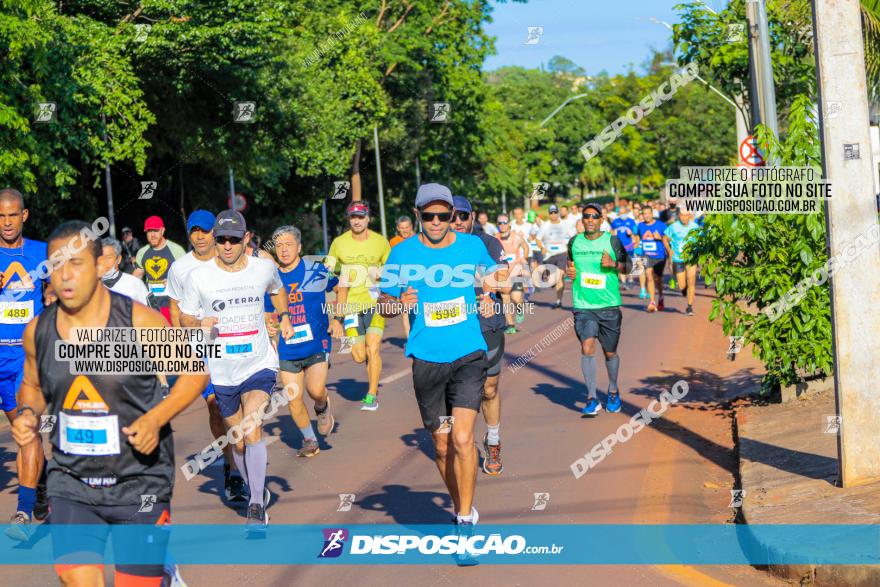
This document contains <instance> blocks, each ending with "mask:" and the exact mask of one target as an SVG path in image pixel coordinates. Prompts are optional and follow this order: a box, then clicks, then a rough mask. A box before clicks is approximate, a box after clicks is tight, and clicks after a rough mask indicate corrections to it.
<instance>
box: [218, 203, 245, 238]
mask: <svg viewBox="0 0 880 587" xmlns="http://www.w3.org/2000/svg"><path fill="white" fill-rule="evenodd" d="M246 232H247V224H245V221H244V216H242V215H241V212H236V211H235V210H224V211H223V212H220V213H219V214H218V215H217V221H216V222H215V223H214V236H215V237H217V238H220V237H221V236H231V237H235V238H244V234H245V233H246Z"/></svg>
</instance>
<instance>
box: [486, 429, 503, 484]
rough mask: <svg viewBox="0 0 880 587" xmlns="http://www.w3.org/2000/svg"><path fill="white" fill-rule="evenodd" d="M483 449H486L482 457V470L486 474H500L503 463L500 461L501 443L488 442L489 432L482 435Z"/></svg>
mask: <svg viewBox="0 0 880 587" xmlns="http://www.w3.org/2000/svg"><path fill="white" fill-rule="evenodd" d="M483 450H485V451H486V457H485V458H484V459H483V472H484V473H486V474H487V475H500V474H501V471H503V470H504V464H503V463H502V462H501V443H500V442H499V443H498V444H489V434H488V433H486V436H485V437H483Z"/></svg>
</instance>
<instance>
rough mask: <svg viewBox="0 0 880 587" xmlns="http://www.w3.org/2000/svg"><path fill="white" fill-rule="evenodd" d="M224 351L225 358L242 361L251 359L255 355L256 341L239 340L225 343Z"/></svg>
mask: <svg viewBox="0 0 880 587" xmlns="http://www.w3.org/2000/svg"><path fill="white" fill-rule="evenodd" d="M223 350H224V351H225V352H224V353H223V358H224V359H230V360H233V361H240V360H242V359H250V358H251V357H253V356H254V343H253V342H237V343H226V344H225V345H223Z"/></svg>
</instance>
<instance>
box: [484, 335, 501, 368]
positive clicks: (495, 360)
mask: <svg viewBox="0 0 880 587" xmlns="http://www.w3.org/2000/svg"><path fill="white" fill-rule="evenodd" d="M483 338H485V339H486V346H487V347H489V350H488V351H486V361H487V362H488V363H489V369H488V370H487V371H486V376H487V377H495V376H496V375H498V374H499V373H501V361H502V360H503V359H504V329H503V328H499V329H498V330H484V331H483Z"/></svg>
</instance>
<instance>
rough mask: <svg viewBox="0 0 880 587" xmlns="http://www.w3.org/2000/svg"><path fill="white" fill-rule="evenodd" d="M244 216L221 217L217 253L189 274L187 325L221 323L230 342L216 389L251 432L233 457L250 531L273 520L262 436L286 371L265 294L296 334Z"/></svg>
mask: <svg viewBox="0 0 880 587" xmlns="http://www.w3.org/2000/svg"><path fill="white" fill-rule="evenodd" d="M246 232H247V227H246V225H245V220H244V216H242V215H241V214H240V213H238V212H236V211H234V210H225V211H223V212H221V213H220V214H219V215H218V216H217V220H216V222H215V224H214V239H215V242H216V246H215V249H216V251H217V255H216V256H215V257H214V259H213V260H212V261H208V262H206V263H203V264H202V265H200V266H198V267H196V268H195V269H193V270H192V272H191V273H190V274H189V279H188V282H187V284H186V288H185V289H184V293H183V299H182V300H181V301H180V312H181V315H180V323H181V325H183V326H186V327H189V328H193V327H199V326H201V327H202V328H210V329H216V330H217V332H218V334H217V336H218V337H219V340H220V341H222V345H221V346H222V351H221V356H220V357H219V358H216V359H211V358H209V359H208V367H209V370H210V373H211V382H212V383H213V385H214V396H215V398H216V400H217V405H218V406H219V408H220V413H221V414H222V416H223V418H224V421H225V423H226V427H227V428H232V427H233V426H236V427H238V426H239V425H241V424H242V421H243V419H247V420H248V421H249V422H251V423H257V425H256V426H253V425H251V426H244V425H242V429H243V430H244V438H243V439H242V441H240V442H238V443H233V442H231V441H230V444H235V446H234V447H233V451H232V458H233V460H234V461H235V465H236V468H237V469H238V471H239V472H240V473H241V475H242V477H244V481H245V483H247V485H248V488H249V489H250V503H249V505H248V510H247V526H248V529H249V530H264V529H265V527H266V525H267V524H268V523H269V515H268V514H267V513H266V508H267V507H268V505H269V500H270V499H271V493H270V492H269V488H268V487H266V485H265V481H266V467H267V464H268V456H267V453H266V445H265V444H264V443H263V440H262V438H261V434H262V418H261V417H260V411H261V410H262V409H263V407H264V406H265V404H266V402H268V401H269V395H270V393H271V392H272V388H273V387H274V386H275V379H276V377H277V373H278V353H277V352H276V351H275V348H274V347H273V346H272V344H271V342H270V340H269V333H268V331H267V328H266V320H265V317H264V301H263V295H264V294H265V293H267V292H268V293H270V294H271V295H272V305H273V307H274V308H275V311H276V312H277V314H278V316H279V318H280V319H281V337H282V338H283V339H284V340H287V339H289V338H290V337H291V336H293V330H292V328H291V326H290V313H289V312H288V311H287V309H286V308H287V296H285V295H284V291H283V289H282V285H281V279H280V278H279V277H278V271H277V270H276V269H275V264H274V263H272V262H271V261H267V260H266V259H260V258H258V257H251V256H247V255H245V254H244V252H245V247H246V245H247V241H246V239H245V234H246Z"/></svg>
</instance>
